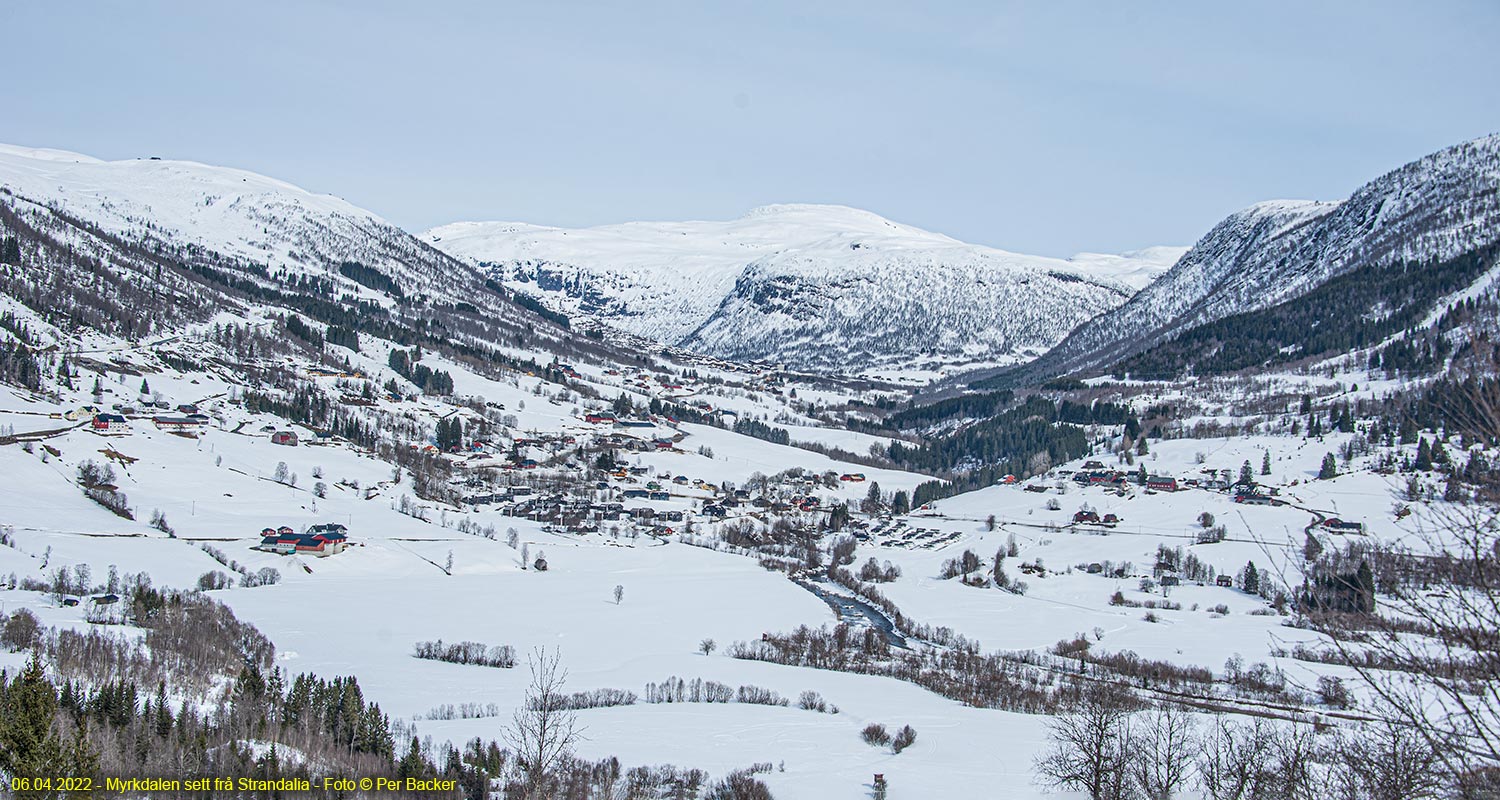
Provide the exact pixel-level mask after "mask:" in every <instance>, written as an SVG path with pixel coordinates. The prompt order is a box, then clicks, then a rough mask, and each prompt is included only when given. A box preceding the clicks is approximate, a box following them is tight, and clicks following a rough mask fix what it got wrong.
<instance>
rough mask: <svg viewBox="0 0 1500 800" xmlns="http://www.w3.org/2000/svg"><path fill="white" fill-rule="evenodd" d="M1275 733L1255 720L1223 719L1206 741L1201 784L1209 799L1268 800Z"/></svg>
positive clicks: (1201, 761)
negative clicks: (1271, 755) (1262, 799)
mask: <svg viewBox="0 0 1500 800" xmlns="http://www.w3.org/2000/svg"><path fill="white" fill-rule="evenodd" d="M1275 736H1276V730H1275V728H1273V727H1272V726H1271V724H1270V723H1268V722H1266V721H1265V720H1263V719H1261V718H1259V717H1256V718H1254V719H1253V720H1251V722H1250V723H1249V724H1240V723H1236V722H1234V721H1232V720H1229V719H1225V718H1220V719H1219V720H1217V721H1216V722H1215V723H1214V726H1213V727H1212V728H1211V729H1210V730H1209V733H1208V736H1206V737H1205V738H1204V740H1203V746H1202V750H1201V754H1200V756H1199V758H1198V776H1199V782H1200V783H1201V784H1202V786H1203V792H1204V796H1205V797H1207V798H1209V800H1242V798H1254V797H1269V796H1271V795H1270V784H1271V782H1272V781H1271V778H1272V775H1271V772H1270V770H1269V769H1268V765H1269V764H1270V753H1271V745H1272V740H1273V739H1274V738H1275Z"/></svg>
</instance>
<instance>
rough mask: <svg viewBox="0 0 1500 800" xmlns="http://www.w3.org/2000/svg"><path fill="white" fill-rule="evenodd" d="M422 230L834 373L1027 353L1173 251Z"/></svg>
mask: <svg viewBox="0 0 1500 800" xmlns="http://www.w3.org/2000/svg"><path fill="white" fill-rule="evenodd" d="M422 238H423V239H425V240H426V241H428V242H430V243H432V244H433V245H434V246H436V247H438V248H440V249H442V250H444V251H446V252H448V253H450V254H452V255H454V256H457V257H460V258H463V259H466V260H468V261H470V262H471V263H474V264H476V265H479V266H481V267H484V268H486V269H487V270H489V272H490V274H491V275H492V276H493V277H494V278H496V279H497V280H499V281H500V282H501V283H503V284H504V285H506V286H508V287H510V288H512V289H515V290H517V291H521V292H527V293H530V294H533V295H535V296H536V297H537V298H538V299H540V300H541V301H542V302H544V303H545V304H547V305H548V306H550V307H552V308H553V309H555V310H558V311H561V312H563V313H567V314H569V315H572V316H581V317H584V318H589V319H593V320H597V321H599V322H603V323H607V324H609V325H611V326H614V327H617V328H620V329H623V330H625V331H628V332H630V333H633V334H637V335H640V336H645V337H648V338H651V339H655V340H658V341H661V342H664V343H667V344H672V345H680V346H683V347H686V348H689V349H692V350H697V351H700V352H704V353H708V354H710V355H715V356H720V357H725V358H734V359H741V360H765V361H779V362H784V363H787V364H789V365H792V366H795V367H799V368H804V369H815V370H832V371H844V372H860V371H865V370H868V369H871V368H879V367H884V366H890V365H901V366H903V367H904V368H907V369H911V368H935V367H938V366H940V365H942V364H945V363H992V364H993V363H1014V362H1017V361H1024V360H1027V359H1030V358H1034V357H1035V356H1036V355H1038V354H1039V353H1041V352H1043V351H1045V350H1046V349H1047V348H1048V347H1050V346H1051V345H1052V344H1054V343H1056V342H1057V341H1058V340H1060V339H1061V338H1062V337H1063V336H1064V335H1065V334H1066V333H1067V332H1068V331H1069V330H1071V329H1072V328H1073V327H1074V326H1076V325H1078V324H1079V323H1080V322H1082V321H1084V320H1086V319H1088V318H1090V317H1092V316H1094V315H1096V314H1099V313H1101V312H1103V311H1107V310H1109V309H1111V308H1114V307H1116V306H1118V305H1119V304H1120V303H1122V302H1124V301H1125V300H1126V299H1127V298H1129V297H1130V296H1131V294H1133V293H1134V292H1135V290H1137V289H1139V288H1140V287H1141V286H1143V285H1145V284H1147V283H1149V282H1150V280H1151V279H1152V278H1153V277H1154V276H1155V275H1157V274H1160V272H1162V271H1164V270H1165V269H1166V268H1167V267H1169V266H1170V264H1171V263H1172V262H1173V261H1175V260H1176V257H1177V256H1178V255H1180V254H1181V252H1182V250H1179V249H1176V248H1152V249H1149V250H1144V251H1139V252H1137V253H1132V254H1126V255H1120V256H1106V255H1096V254H1085V255H1081V256H1079V257H1077V258H1075V259H1072V260H1062V259H1053V258H1045V257H1040V256H1028V255H1019V254H1016V253H1009V252H1005V251H1002V250H996V249H992V248H988V247H982V246H978V245H972V244H966V243H964V242H960V241H957V240H955V239H952V238H949V237H947V236H943V235H941V234H936V233H931V232H929V231H924V230H921V229H918V228H914V227H911V226H908V225H901V224H898V223H895V222H892V221H890V220H887V219H884V218H882V217H880V216H877V215H875V214H872V213H870V212H867V211H861V210H857V209H852V208H847V207H843V206H827V205H774V206H766V207H762V208H758V209H755V210H753V211H751V212H750V213H748V214H746V215H745V216H743V217H741V218H739V219H735V220H731V221H728V222H632V223H625V224H621V225H607V226H602V227H596V228H586V229H564V228H549V227H540V226H535V225H525V224H518V223H505V222H460V223H454V224H451V225H445V226H442V227H439V228H435V229H433V230H430V231H427V232H426V233H424V234H422Z"/></svg>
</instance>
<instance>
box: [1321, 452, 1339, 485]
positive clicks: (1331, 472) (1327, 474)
mask: <svg viewBox="0 0 1500 800" xmlns="http://www.w3.org/2000/svg"><path fill="white" fill-rule="evenodd" d="M1338 474H1339V465H1338V461H1336V460H1335V459H1334V457H1333V453H1328V454H1326V455H1324V456H1323V467H1322V469H1319V470H1318V477H1319V478H1321V479H1323V480H1328V479H1329V478H1334V477H1337V476H1338Z"/></svg>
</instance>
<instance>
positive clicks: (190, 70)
mask: <svg viewBox="0 0 1500 800" xmlns="http://www.w3.org/2000/svg"><path fill="white" fill-rule="evenodd" d="M0 31H3V32H4V33H3V36H4V41H5V48H4V52H0V59H3V61H4V63H5V64H6V65H7V66H6V78H5V80H3V81H0V142H6V143H10V144H18V145H26V146H34V147H52V148H58V149H64V150H74V151H78V152H82V153H86V154H89V155H92V156H96V157H99V158H105V159H125V158H137V157H147V156H160V157H163V158H176V159H186V160H193V161H201V162H205V163H211V164H222V165H226V166H233V167H239V168H243V169H249V170H254V171H256V172H261V173H265V174H267V175H271V176H273V177H276V178H280V179H282V180H286V181H290V182H292V183H295V184H298V185H300V186H303V187H305V188H307V189H310V190H313V191H318V192H327V193H330V194H335V195H338V196H340V197H343V198H345V199H347V200H349V201H350V202H353V203H355V204H356V205H360V206H363V207H365V208H368V209H370V210H372V211H374V212H376V213H378V214H380V215H382V216H384V217H386V218H387V219H389V220H391V221H392V222H394V223H396V224H398V225H401V226H403V227H405V228H407V229H408V230H412V231H421V230H424V229H426V228H428V227H432V226H435V225H439V224H442V223H446V222H453V221H458V220H509V221H524V222H532V223H538V224H547V225H561V226H569V227H573V226H587V225H598V224H607V223H614V222H622V221H627V220H672V219H731V218H734V217H738V216H740V215H742V214H743V213H744V212H746V211H748V210H749V209H751V208H754V207H756V206H760V205H765V204H769V203H789V202H808V203H838V204H843V205H850V206H856V207H859V208H864V209H868V210H870V211H874V212H876V213H878V214H881V215H883V216H886V217H888V218H890V219H893V220H896V221H899V222H903V223H907V224H911V225H916V226H918V227H922V228H927V229H929V230H934V231H939V232H942V233H945V234H948V235H950V236H953V237H956V238H959V239H963V240H966V241H972V242H978V243H982V244H987V245H991V246H995V247H1000V248H1004V249H1007V250H1012V251H1017V252H1026V253H1038V254H1044V255H1054V256H1067V255H1070V254H1072V253H1075V252H1082V251H1094V252H1123V251H1128V250H1132V249H1136V248H1140V247H1146V246H1151V245H1158V244H1174V245H1186V244H1191V243H1192V242H1194V241H1195V240H1197V239H1198V238H1199V237H1200V236H1202V235H1203V234H1204V233H1205V232H1207V230H1208V229H1209V228H1210V227H1211V226H1212V225H1213V224H1214V223H1216V222H1217V221H1218V220H1219V219H1221V218H1222V217H1223V216H1224V215H1226V214H1228V213H1231V212H1233V211H1234V210H1236V209H1239V208H1242V207H1244V206H1247V205H1250V204H1252V203H1255V202H1259V201H1262V200H1269V199H1281V198H1309V199H1337V198H1342V197H1345V196H1347V195H1348V194H1349V193H1350V192H1351V191H1353V190H1354V189H1355V188H1357V187H1358V186H1359V185H1360V184H1362V183H1364V182H1365V181H1367V180H1370V179H1372V178H1375V177H1377V176H1379V175H1380V174H1382V173H1384V172H1386V171H1389V170H1391V169H1394V168H1396V167H1398V166H1400V165H1401V164H1403V163H1405V162H1407V161H1410V160H1413V159H1415V158H1418V157H1420V156H1422V155H1424V154H1426V153H1428V152H1431V151H1433V150H1437V149H1440V148H1442V147H1445V146H1447V145H1450V144H1455V143H1457V142H1460V141H1464V140H1466V139H1472V138H1475V137H1478V136H1482V135H1485V134H1488V133H1493V132H1497V131H1500V80H1496V76H1500V47H1496V46H1495V45H1494V43H1495V42H1496V41H1500V3H1497V2H1494V0H1473V1H1472V2H1462V1H1460V0H1433V2H1423V3H1411V2H1384V1H1383V0H1359V1H1357V2H1356V1H1353V0H1351V1H1350V2H1317V1H1316V0H1298V1H1297V2H1285V1H1283V0H1268V1H1267V2H1259V3H1203V2H1197V1H1194V2H1148V1H1146V0H1141V1H1140V2H1129V3H1117V2H1104V0H1099V1H1098V2H1090V3H1082V2H1066V0H1054V1H1053V2H1044V1H1041V0H1039V1H1038V2H1019V3H1007V2H976V3H960V2H951V3H944V2H930V3H885V2H878V1H875V0H871V1H868V2H847V3H845V2H818V0H800V1H797V2H781V0H761V1H760V2H753V3H752V2H730V1H726V2H709V3H705V2H682V3H658V2H652V1H651V0H640V1H639V2H631V3H621V2H600V3H593V2H565V1H563V0H559V1H558V2H544V3H502V2H423V3H415V2H406V3H393V2H376V1H371V2H319V1H318V0H304V1H303V2H277V1H276V0H257V2H253V3H233V4H231V3H201V2H186V1H184V2H175V3H174V2H151V1H150V0H142V1H141V2H85V1H84V0H78V1H77V2H66V3H60V2H54V1H53V0H46V1H45V2H32V0H6V2H4V3H0Z"/></svg>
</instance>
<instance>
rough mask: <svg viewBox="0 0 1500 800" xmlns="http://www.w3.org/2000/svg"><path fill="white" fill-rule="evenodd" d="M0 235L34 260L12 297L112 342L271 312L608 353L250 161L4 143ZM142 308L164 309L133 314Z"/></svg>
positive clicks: (409, 239)
mask: <svg viewBox="0 0 1500 800" xmlns="http://www.w3.org/2000/svg"><path fill="white" fill-rule="evenodd" d="M0 228H3V229H5V230H6V232H7V233H14V234H15V235H16V236H18V237H19V241H20V242H21V247H22V249H23V251H26V253H27V261H28V262H29V263H31V264H33V265H34V267H33V268H32V269H31V270H30V271H29V272H27V273H18V274H15V275H8V276H3V278H4V279H3V280H0V284H3V285H0V290H3V291H4V292H7V293H10V294H12V295H14V296H17V297H23V303H26V302H31V301H36V300H37V298H46V302H47V303H50V304H51V305H53V306H54V307H56V308H59V309H74V310H75V311H74V312H73V313H75V316H77V317H78V318H79V319H80V320H85V319H86V320H87V321H88V323H89V324H91V325H94V326H96V327H102V328H106V329H109V330H110V331H111V332H112V333H114V334H116V335H122V336H127V337H132V338H134V337H141V336H146V335H151V334H154V333H156V332H159V331H164V330H170V329H174V328H178V327H180V326H181V325H183V324H185V323H188V322H192V321H202V320H204V319H207V318H209V317H211V316H213V315H215V314H218V313H220V312H224V311H228V312H231V313H237V312H240V311H244V310H247V309H250V308H251V307H252V306H255V305H263V306H269V307H271V308H272V309H277V310H278V313H284V312H286V311H293V312H298V313H302V314H304V315H306V316H308V317H309V318H311V319H314V320H317V321H320V322H325V323H328V324H338V325H343V326H346V327H358V326H357V325H355V323H356V322H357V323H360V324H362V325H366V326H368V327H369V328H370V329H372V330H380V331H381V332H382V333H384V334H386V335H389V336H391V337H393V338H397V337H400V336H401V334H399V333H398V331H401V330H404V331H408V332H411V333H416V334H419V335H420V336H423V337H439V336H441V337H442V338H444V339H445V340H452V341H455V342H461V343H464V344H472V345H474V346H476V347H481V348H484V352H486V353H490V354H498V353H500V352H502V351H506V350H507V349H510V350H512V351H513V352H520V351H521V350H527V351H528V352H535V350H534V349H530V348H533V347H541V348H545V349H547V350H549V351H550V352H551V353H553V354H554V355H558V356H560V357H563V358H573V357H575V356H576V353H577V351H578V350H579V349H580V348H581V349H584V350H589V351H597V350H600V349H609V345H608V344H607V343H600V342H594V341H590V340H586V339H584V337H582V336H577V335H574V334H573V333H571V332H569V331H567V330H565V329H564V328H562V327H559V326H557V325H554V324H552V323H551V322H549V321H547V320H545V319H543V318H542V317H541V316H539V315H537V314H536V313H534V312H533V311H531V310H528V309H526V308H522V307H521V306H518V305H516V304H515V303H514V302H513V301H512V297H511V296H510V295H509V293H507V292H505V291H503V290H498V289H497V287H493V285H491V286H490V287H489V288H486V278H485V276H484V274H483V273H481V272H480V271H479V270H477V269H475V268H474V267H473V266H471V265H469V264H467V263H464V262H462V261H460V260H458V259H455V258H453V257H451V256H448V255H447V254H445V253H443V252H442V251H440V250H437V249H435V248H433V247H430V246H429V245H427V244H425V243H424V242H422V241H421V240H419V239H418V238H417V237H415V236H413V235H411V234H409V233H407V232H406V231H404V230H402V229H401V228H399V227H397V226H395V225H393V224H391V223H390V222H388V221H386V220H384V219H382V218H381V217H379V216H378V215H376V214H374V213H372V212H370V211H367V210H365V209H362V208H359V207H357V206H354V205H352V204H351V203H349V202H347V201H345V200H342V199H340V198H337V197H334V196H331V195H326V194H316V193H313V192H309V191H307V190H305V189H302V188H299V187H297V186H293V185H291V184H289V183H285V182H283V181H279V180H275V179H273V178H268V177H266V176H263V175H257V174H255V173H252V172H247V171H244V170H239V169H232V168H226V167H217V166H211V165H206V164H199V163H194V162H187V161H170V160H160V159H155V158H144V159H130V160H122V161H101V160H99V159H96V158H91V157H89V156H85V155H80V154H77V153H69V152H63V151H59V150H45V149H35V148H26V147H17V146H12V145H0ZM85 276H87V279H85ZM146 297H149V298H150V299H149V301H148V300H144V299H143V298H146ZM142 302H150V303H152V304H153V306H154V313H151V314H139V313H133V312H138V311H140V310H141V309H137V308H135V306H137V305H139V304H140V303H142ZM122 308H124V309H128V310H129V311H127V312H123V313H122V311H121V309H122ZM110 320H114V322H110ZM517 348H519V349H517ZM617 355H618V354H617Z"/></svg>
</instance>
